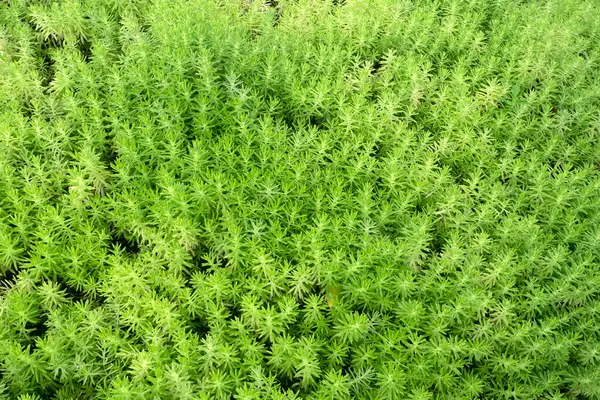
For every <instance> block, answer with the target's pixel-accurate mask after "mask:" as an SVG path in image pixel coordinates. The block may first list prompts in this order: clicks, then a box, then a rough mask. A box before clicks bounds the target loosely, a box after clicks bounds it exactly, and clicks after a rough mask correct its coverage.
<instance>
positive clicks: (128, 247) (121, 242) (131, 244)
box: [110, 226, 140, 256]
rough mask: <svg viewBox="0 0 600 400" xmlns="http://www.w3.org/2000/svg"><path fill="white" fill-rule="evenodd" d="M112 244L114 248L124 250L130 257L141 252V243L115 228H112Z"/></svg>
mask: <svg viewBox="0 0 600 400" xmlns="http://www.w3.org/2000/svg"><path fill="white" fill-rule="evenodd" d="M110 243H111V244H112V246H113V247H118V248H119V249H123V250H124V251H125V252H126V253H127V254H129V255H130V256H135V255H136V254H138V253H139V252H140V245H139V243H138V242H137V241H136V240H133V239H129V238H128V237H126V236H125V235H124V234H122V233H120V232H118V231H117V229H116V228H115V227H114V226H111V228H110Z"/></svg>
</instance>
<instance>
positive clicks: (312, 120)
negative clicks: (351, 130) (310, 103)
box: [308, 115, 326, 130]
mask: <svg viewBox="0 0 600 400" xmlns="http://www.w3.org/2000/svg"><path fill="white" fill-rule="evenodd" d="M325 122H326V120H325V119H324V118H323V117H320V116H318V115H311V116H310V117H309V120H308V123H309V124H310V125H312V126H314V127H316V128H317V129H319V130H324V129H325Z"/></svg>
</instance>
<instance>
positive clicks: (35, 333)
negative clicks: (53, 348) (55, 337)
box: [25, 313, 48, 350]
mask: <svg viewBox="0 0 600 400" xmlns="http://www.w3.org/2000/svg"><path fill="white" fill-rule="evenodd" d="M46 322H48V316H47V315H46V314H45V313H42V314H41V316H40V318H39V319H38V320H37V321H36V322H28V323H27V324H26V325H25V329H26V330H27V331H28V332H29V340H30V342H31V350H35V349H37V342H36V339H37V338H43V337H44V336H46V332H47V331H48V326H47V324H46Z"/></svg>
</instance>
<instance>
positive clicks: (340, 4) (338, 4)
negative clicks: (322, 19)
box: [333, 0, 346, 6]
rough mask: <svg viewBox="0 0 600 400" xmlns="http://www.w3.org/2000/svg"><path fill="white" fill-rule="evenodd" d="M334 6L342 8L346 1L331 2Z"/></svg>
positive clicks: (336, 0) (335, 0)
mask: <svg viewBox="0 0 600 400" xmlns="http://www.w3.org/2000/svg"><path fill="white" fill-rule="evenodd" d="M333 5H334V6H344V5H346V0H333Z"/></svg>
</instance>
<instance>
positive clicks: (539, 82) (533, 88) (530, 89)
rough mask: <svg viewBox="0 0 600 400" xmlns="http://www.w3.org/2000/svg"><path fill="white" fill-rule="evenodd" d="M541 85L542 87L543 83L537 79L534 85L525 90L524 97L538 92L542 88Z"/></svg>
mask: <svg viewBox="0 0 600 400" xmlns="http://www.w3.org/2000/svg"><path fill="white" fill-rule="evenodd" d="M540 85H541V81H540V80H539V78H535V81H534V83H532V84H531V85H529V87H528V88H527V89H525V92H524V93H523V96H524V97H527V96H528V95H530V94H531V93H532V92H534V91H536V90H538V89H539V87H540Z"/></svg>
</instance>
